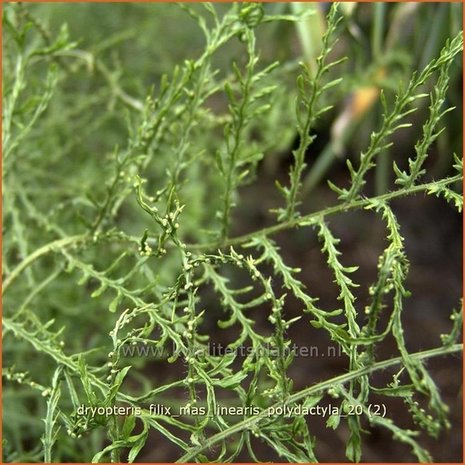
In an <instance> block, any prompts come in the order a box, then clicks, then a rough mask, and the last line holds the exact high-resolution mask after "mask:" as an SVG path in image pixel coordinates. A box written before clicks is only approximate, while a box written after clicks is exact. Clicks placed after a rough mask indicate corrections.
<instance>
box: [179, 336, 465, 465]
mask: <svg viewBox="0 0 465 465" xmlns="http://www.w3.org/2000/svg"><path fill="white" fill-rule="evenodd" d="M462 350H463V344H454V345H452V346H450V347H437V348H434V349H429V350H424V351H421V352H416V353H414V354H411V355H410V356H411V357H412V359H414V360H416V361H420V360H427V359H430V358H433V357H439V356H441V355H447V354H453V353H456V352H460V351H462ZM401 363H403V358H402V357H395V358H391V359H389V360H383V361H382V362H377V363H375V364H373V365H372V366H370V367H365V368H361V369H358V370H355V371H351V372H350V373H346V374H343V375H339V376H336V377H334V378H331V379H329V380H326V381H323V382H321V383H318V384H315V385H313V386H309V387H307V388H305V389H302V390H301V391H299V392H296V393H294V394H292V395H291V396H289V398H288V399H287V401H286V402H285V404H283V403H281V402H277V403H276V404H274V405H272V406H271V407H269V408H268V409H265V410H263V411H262V412H261V413H260V414H258V415H254V416H251V417H249V418H246V419H245V420H242V421H240V422H239V423H236V424H235V425H233V426H231V427H230V428H228V429H226V430H224V431H220V432H219V433H217V434H215V435H213V436H211V437H210V438H209V439H207V440H206V441H205V443H204V444H202V445H201V446H197V447H193V448H192V449H191V450H190V451H188V452H187V453H186V454H184V455H183V456H182V457H181V458H180V459H179V460H178V461H177V463H186V462H190V461H192V459H195V457H196V456H197V455H198V454H200V453H201V452H203V451H205V450H208V449H210V448H212V447H213V446H214V445H215V444H216V443H218V442H220V441H223V440H224V439H226V438H228V437H229V436H231V435H233V434H235V433H238V432H240V431H243V430H245V429H249V428H251V427H252V426H254V425H255V424H256V423H258V422H259V421H260V420H261V419H263V418H266V417H267V416H268V415H269V414H270V412H272V411H273V410H274V409H276V407H279V406H283V405H292V404H295V403H296V402H298V401H301V400H303V399H305V398H306V397H309V396H311V395H314V394H316V393H319V392H321V391H323V390H325V389H328V388H331V387H332V386H334V385H337V384H345V383H348V382H349V381H351V380H353V379H357V378H358V377H360V376H364V375H367V374H371V373H373V372H375V371H380V370H385V369H387V368H390V367H392V366H395V365H399V364H401Z"/></svg>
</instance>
